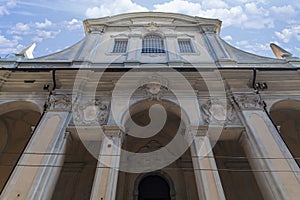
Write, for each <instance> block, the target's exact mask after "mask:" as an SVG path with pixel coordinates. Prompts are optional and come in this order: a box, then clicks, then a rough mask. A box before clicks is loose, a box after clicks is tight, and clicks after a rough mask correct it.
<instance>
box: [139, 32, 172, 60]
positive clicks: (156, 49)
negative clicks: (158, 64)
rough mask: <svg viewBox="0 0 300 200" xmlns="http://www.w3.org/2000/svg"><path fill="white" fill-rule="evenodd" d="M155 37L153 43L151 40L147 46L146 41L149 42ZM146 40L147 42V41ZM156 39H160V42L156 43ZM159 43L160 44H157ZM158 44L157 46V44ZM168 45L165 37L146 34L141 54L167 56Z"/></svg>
mask: <svg viewBox="0 0 300 200" xmlns="http://www.w3.org/2000/svg"><path fill="white" fill-rule="evenodd" d="M151 36H155V37H156V38H154V40H153V41H151V40H150V39H149V41H148V42H147V45H145V41H146V40H147V38H148V37H151ZM145 39H146V40H145ZM155 39H156V40H157V39H159V41H155ZM157 42H160V44H159V43H157ZM155 43H156V44H155ZM165 47H166V44H165V40H164V37H162V36H161V35H160V34H157V33H150V34H146V35H145V36H144V37H143V38H142V48H141V53H142V54H154V55H159V54H165V53H166V48H165ZM145 49H148V51H145Z"/></svg>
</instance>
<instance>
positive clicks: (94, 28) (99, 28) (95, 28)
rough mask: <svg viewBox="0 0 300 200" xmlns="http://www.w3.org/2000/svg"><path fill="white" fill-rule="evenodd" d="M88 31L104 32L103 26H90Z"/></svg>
mask: <svg viewBox="0 0 300 200" xmlns="http://www.w3.org/2000/svg"><path fill="white" fill-rule="evenodd" d="M88 31H89V33H96V34H97V33H104V32H105V26H90V27H89V28H88Z"/></svg>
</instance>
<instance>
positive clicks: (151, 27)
mask: <svg viewBox="0 0 300 200" xmlns="http://www.w3.org/2000/svg"><path fill="white" fill-rule="evenodd" d="M147 30H148V31H150V32H155V31H158V25H157V23H155V22H150V23H149V24H148V25H147Z"/></svg>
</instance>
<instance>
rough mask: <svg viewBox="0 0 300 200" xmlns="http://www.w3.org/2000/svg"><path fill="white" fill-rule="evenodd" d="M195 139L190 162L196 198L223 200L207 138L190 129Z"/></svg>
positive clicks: (195, 129) (222, 192)
mask: <svg viewBox="0 0 300 200" xmlns="http://www.w3.org/2000/svg"><path fill="white" fill-rule="evenodd" d="M190 131H194V132H195V138H194V141H193V143H192V146H191V153H192V161H193V166H194V173H195V179H196V184H197V190H198V196H199V198H200V199H205V200H218V199H219V200H221V199H223V200H225V195H224V191H223V188H222V184H221V180H220V177H219V173H218V169H217V165H216V161H215V159H214V155H213V152H212V147H211V144H210V141H209V138H208V136H206V135H205V134H204V133H201V131H200V132H199V130H198V129H197V127H194V128H191V130H190Z"/></svg>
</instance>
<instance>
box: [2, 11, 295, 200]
mask: <svg viewBox="0 0 300 200" xmlns="http://www.w3.org/2000/svg"><path fill="white" fill-rule="evenodd" d="M220 29H221V21H219V20H216V19H205V18H200V17H191V16H187V15H182V14H175V13H156V12H146V13H128V14H121V15H116V16H111V17H104V18H99V19H88V20H85V21H84V30H85V37H84V38H83V39H82V40H81V41H79V42H78V43H76V44H75V45H73V46H71V47H69V48H67V49H65V50H63V51H60V52H57V53H54V54H51V55H46V56H43V57H39V58H32V54H31V53H32V52H31V50H32V47H29V48H27V49H24V51H22V52H20V53H19V54H16V56H15V57H13V58H3V59H0V67H1V71H0V130H1V131H0V135H1V136H0V191H1V196H0V199H3V200H6V199H7V200H12V199H31V200H39V199H70V200H71V199H78V200H79V199H80V200H82V199H93V200H96V199H97V200H112V199H117V200H144V199H152V200H158V199H163V200H167V199H168V200H175V199H176V200H185V199H186V200H196V199H205V200H218V199H220V200H221V199H229V200H238V199H249V200H250V199H272V200H273V199H278V200H279V199H299V196H300V169H299V164H300V159H299V157H300V139H299V138H300V137H299V136H300V125H299V124H300V71H299V67H300V59H298V58H296V57H292V55H291V54H290V53H289V52H287V51H285V50H284V49H282V48H280V47H278V46H276V45H274V44H272V45H271V48H272V50H273V51H274V53H275V56H276V58H267V57H262V56H258V55H254V54H250V53H247V52H244V51H242V50H239V49H237V48H235V47H233V46H231V45H230V44H228V43H226V42H225V41H224V40H222V39H221V37H220V35H219V34H220Z"/></svg>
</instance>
